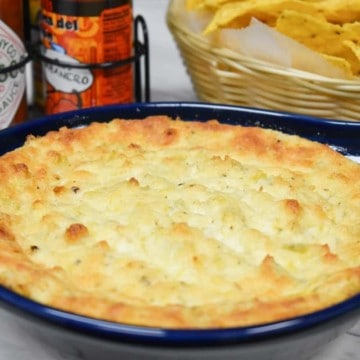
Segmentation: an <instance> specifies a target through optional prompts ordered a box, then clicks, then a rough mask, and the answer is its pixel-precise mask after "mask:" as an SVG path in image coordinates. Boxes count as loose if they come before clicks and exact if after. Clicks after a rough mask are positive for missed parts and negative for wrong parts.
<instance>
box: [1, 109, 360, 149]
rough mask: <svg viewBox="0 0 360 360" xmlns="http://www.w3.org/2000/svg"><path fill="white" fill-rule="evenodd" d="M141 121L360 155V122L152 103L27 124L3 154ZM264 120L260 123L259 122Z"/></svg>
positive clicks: (6, 138)
mask: <svg viewBox="0 0 360 360" xmlns="http://www.w3.org/2000/svg"><path fill="white" fill-rule="evenodd" d="M119 113H120V114H122V115H121V116H124V117H128V116H131V117H134V118H141V117H142V116H147V115H150V114H151V115H169V116H172V117H175V116H179V117H181V118H182V119H184V120H199V121H203V120H209V119H219V120H220V121H221V122H226V123H232V124H241V125H245V126H261V127H264V128H270V129H275V130H280V131H283V132H285V133H288V134H298V135H300V136H303V137H306V138H308V139H310V140H315V141H319V142H322V143H328V142H329V141H330V143H335V144H336V145H337V146H338V148H337V150H338V151H339V152H341V153H343V154H345V155H346V154H347V152H348V151H350V152H351V153H352V155H360V145H359V137H360V122H356V121H346V120H333V119H322V118H316V117H312V116H308V115H300V114H294V113H287V112H281V111H273V110H264V109H256V108H250V107H241V106H235V105H224V104H209V103H201V102H150V103H132V104H117V105H107V106H101V107H95V108H87V109H81V110H75V111H69V112H64V113H59V114H54V115H50V116H42V117H39V118H38V119H33V120H31V121H27V122H24V123H23V124H20V125H16V126H13V127H9V128H7V129H3V130H1V131H0V136H1V138H2V139H1V142H0V154H1V153H4V152H6V151H9V150H12V149H13V148H15V147H17V146H20V145H22V143H23V142H24V140H25V137H26V135H27V134H29V133H32V132H33V131H38V132H37V133H36V135H42V134H45V133H46V132H48V131H50V130H53V129H56V128H58V127H59V126H69V127H75V126H79V125H82V124H87V123H88V122H89V120H91V121H108V120H110V119H111V118H114V117H117V116H118V114H119ZM259 119H260V120H259Z"/></svg>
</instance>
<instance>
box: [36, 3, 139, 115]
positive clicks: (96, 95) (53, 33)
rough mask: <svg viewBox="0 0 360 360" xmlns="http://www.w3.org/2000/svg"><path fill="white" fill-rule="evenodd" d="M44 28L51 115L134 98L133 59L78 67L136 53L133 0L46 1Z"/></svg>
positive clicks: (42, 31)
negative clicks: (111, 66) (113, 63)
mask: <svg viewBox="0 0 360 360" xmlns="http://www.w3.org/2000/svg"><path fill="white" fill-rule="evenodd" d="M40 33H41V42H42V47H43V55H44V57H45V60H44V61H43V76H44V79H45V82H46V85H45V86H46V88H45V113H46V114H52V113H58V112H63V111H68V110H74V109H79V108H85V107H91V106H98V105H107V104H114V103H129V102H132V101H133V96H134V94H133V93H134V91H133V83H134V82H133V67H132V65H131V64H126V65H121V66H117V67H113V68H107V69H99V68H94V67H88V68H83V67H80V68H79V67H76V66H77V65H79V64H101V63H111V62H116V61H120V60H124V59H128V58H130V57H131V55H132V48H133V13H132V1H131V0H42V1H41V17H40ZM46 59H51V60H55V61H57V62H59V63H60V65H57V64H56V63H51V62H49V61H47V60H46ZM61 64H62V66H61ZM64 64H66V65H68V66H64Z"/></svg>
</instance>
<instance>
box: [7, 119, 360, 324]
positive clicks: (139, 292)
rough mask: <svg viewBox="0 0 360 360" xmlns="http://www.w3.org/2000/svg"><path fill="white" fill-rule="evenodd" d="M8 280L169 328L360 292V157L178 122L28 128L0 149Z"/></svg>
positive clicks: (267, 135)
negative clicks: (43, 130) (18, 143)
mask: <svg viewBox="0 0 360 360" xmlns="http://www.w3.org/2000/svg"><path fill="white" fill-rule="evenodd" d="M0 176H1V183H0V283H1V284H2V285H4V286H6V287H8V288H11V289H13V290H14V291H16V292H18V293H20V294H22V295H24V296H26V297H29V298H31V299H34V300H36V301H38V302H41V303H44V304H47V305H50V306H53V307H56V308H59V309H64V310H67V311H71V312H74V313H78V314H84V315H87V316H90V317H95V318H102V319H106V320H111V321H116V322H122V323H129V324H138V325H147V326H159V327H166V328H213V327H232V326H242V325H255V324H259V323H267V322H271V321H276V320H281V319H287V318H291V317H294V316H298V315H301V314H307V313H310V312H313V311H315V310H318V309H322V308H325V307H328V306H330V305H332V304H335V303H338V302H340V301H342V300H344V299H347V298H349V297H351V296H353V295H355V294H358V293H359V291H360V241H359V239H360V166H359V165H358V164H355V163H354V162H352V161H350V160H349V159H347V158H345V157H344V156H342V155H340V154H339V153H337V152H335V151H334V150H332V149H330V148H329V147H327V146H325V145H321V144H319V143H315V142H311V141H308V140H305V139H302V138H300V137H297V136H290V135H286V134H283V133H280V132H277V131H272V130H265V129H261V128H257V127H242V126H231V125H224V124H220V123H218V122H217V121H209V122H206V123H201V122H195V121H194V122H185V121H181V120H172V119H170V118H168V117H166V116H157V117H149V118H146V119H144V120H120V119H115V120H113V121H111V122H110V123H93V124H91V125H90V126H88V127H85V128H79V129H67V128H62V129H60V130H59V131H53V132H50V133H48V134H47V135H45V136H43V137H33V136H29V137H28V139H27V141H26V143H25V144H24V146H22V147H21V148H19V149H16V150H15V151H12V152H9V153H7V154H5V155H3V156H2V157H1V158H0Z"/></svg>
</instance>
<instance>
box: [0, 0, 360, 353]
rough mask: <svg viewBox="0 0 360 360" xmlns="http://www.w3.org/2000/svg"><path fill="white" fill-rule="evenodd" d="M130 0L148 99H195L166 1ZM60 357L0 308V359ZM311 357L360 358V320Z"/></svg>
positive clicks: (167, 0)
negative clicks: (138, 25)
mask: <svg viewBox="0 0 360 360" xmlns="http://www.w3.org/2000/svg"><path fill="white" fill-rule="evenodd" d="M133 2H134V12H135V14H141V15H143V17H144V18H145V20H146V23H147V27H148V30H149V38H150V68H151V71H150V75H151V101H195V100H196V96H195V93H194V91H193V89H192V86H191V82H190V79H189V77H188V75H187V73H186V70H185V68H184V66H183V64H182V61H181V58H180V56H179V53H178V51H177V48H176V46H175V44H174V42H173V39H172V36H171V34H170V33H169V31H168V29H167V26H166V22H165V14H166V9H167V6H168V2H169V0H133ZM63 359H65V358H64V356H63V355H62V354H59V353H57V352H55V351H52V350H51V349H48V348H43V347H42V346H41V344H39V343H37V342H35V341H34V340H33V339H32V338H31V337H30V336H29V334H27V333H26V332H24V331H22V330H21V329H20V328H18V327H17V326H16V325H15V324H14V323H13V322H12V321H11V318H10V317H9V315H8V314H7V313H5V312H4V311H3V310H0V360H63ZM289 360H296V359H289ZM313 360H360V322H359V323H358V324H357V325H356V326H355V327H354V328H353V329H351V330H349V331H348V332H347V333H346V334H345V335H344V336H342V337H341V338H339V339H338V340H335V341H334V342H333V343H332V344H330V345H329V346H328V348H327V349H326V350H325V352H323V353H322V354H319V355H318V356H316V357H315V358H314V359H313Z"/></svg>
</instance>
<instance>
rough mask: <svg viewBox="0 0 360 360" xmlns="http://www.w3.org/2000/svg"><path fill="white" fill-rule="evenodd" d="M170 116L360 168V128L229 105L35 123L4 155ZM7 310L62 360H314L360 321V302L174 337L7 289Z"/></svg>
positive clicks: (153, 106)
mask: <svg viewBox="0 0 360 360" xmlns="http://www.w3.org/2000/svg"><path fill="white" fill-rule="evenodd" d="M149 115H168V116H171V117H174V118H176V117H180V118H182V119H184V120H189V121H191V120H200V121H205V120H210V119H217V120H219V121H220V122H226V123H231V124H242V125H245V126H254V125H256V126H261V127H264V128H271V129H276V130H281V131H283V132H285V133H289V134H297V135H300V136H303V137H306V138H309V139H311V140H316V141H319V142H322V143H325V144H328V145H329V146H331V147H333V148H334V149H336V150H337V151H339V152H341V153H342V154H344V155H346V156H349V157H351V158H353V159H354V160H355V161H357V160H360V122H359V123H357V122H346V121H335V120H327V119H319V118H313V117H309V116H301V115H294V114H289V113H283V112H275V111H269V110H259V109H252V108H244V107H237V106H229V105H217V104H205V103H190V102H189V103H184V102H182V103H177V102H175V103H144V104H129V105H111V106H104V107H97V108H89V109H83V110H78V111H72V112H67V113H61V114H56V115H51V116H44V117H41V118H39V119H35V120H30V121H28V122H25V123H23V124H21V125H17V126H14V127H11V128H7V129H5V130H2V131H0V154H3V153H5V152H7V151H10V150H12V149H14V148H16V147H18V146H21V145H22V144H23V142H24V140H25V138H26V136H27V135H29V134H33V135H43V134H45V133H47V132H48V131H50V130H54V129H58V128H60V127H62V126H68V127H79V126H86V125H87V124H89V123H90V122H92V121H99V122H106V121H109V120H111V119H113V118H137V119H139V118H144V117H146V116H149ZM0 305H1V307H3V308H4V309H6V310H7V311H8V313H9V314H10V315H11V317H12V319H13V320H14V321H15V322H16V323H17V324H18V325H19V326H21V328H22V329H23V331H24V330H25V331H27V332H28V333H30V334H32V336H33V337H34V338H36V341H39V342H41V343H42V344H45V345H46V346H50V347H51V348H52V349H53V350H54V351H55V352H58V353H59V354H61V356H62V358H68V359H73V360H74V359H86V360H95V359H96V360H98V359H102V360H110V359H112V360H113V359H140V360H141V359H144V360H151V359H204V360H205V359H206V360H211V359H222V360H227V359H229V360H230V359H244V360H270V359H276V360H285V359H297V360H305V359H310V358H311V357H312V356H313V355H314V354H316V353H317V352H319V351H321V350H322V349H323V348H324V346H326V345H327V344H328V343H329V342H330V341H331V340H333V339H335V338H337V337H338V336H339V335H341V334H343V333H344V332H346V331H347V330H348V329H349V328H351V327H352V326H353V325H354V324H355V323H356V322H357V320H358V319H360V294H358V295H356V296H354V297H352V298H350V299H348V300H346V301H343V302H342V303H340V304H337V305H334V306H332V307H330V308H327V309H323V310H321V311H317V312H315V313H312V314H309V315H305V316H300V317H296V318H292V319H288V320H284V321H278V322H274V323H268V324H263V325H257V326H248V327H238V328H229V329H210V330H186V329H184V330H174V329H160V328H151V327H142V326H130V325H126V324H119V323H113V322H108V321H103V320H98V319H93V318H89V317H84V316H80V315H76V314H72V313H68V312H65V311H60V310H57V309H54V308H51V307H48V306H44V305H42V304H39V303H36V302H34V301H31V300H29V299H27V298H25V297H23V296H20V295H18V294H16V293H14V292H12V291H11V290H9V289H6V288H4V287H1V286H0Z"/></svg>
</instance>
